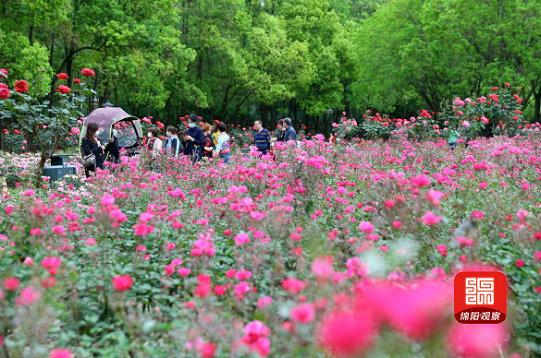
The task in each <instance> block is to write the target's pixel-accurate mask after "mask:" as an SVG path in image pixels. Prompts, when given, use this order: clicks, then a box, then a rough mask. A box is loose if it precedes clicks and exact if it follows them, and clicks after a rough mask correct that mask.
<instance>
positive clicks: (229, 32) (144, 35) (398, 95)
mask: <svg viewBox="0 0 541 358" xmlns="http://www.w3.org/2000/svg"><path fill="white" fill-rule="evenodd" d="M540 12H541V0H530V1H523V0H500V1H474V2H472V1H466V0H428V1H426V0H425V1H422V0H340V1H339V0H139V1H128V0H47V1H45V0H10V1H3V2H2V3H1V4H0V14H2V16H1V17H0V67H2V68H8V69H9V70H10V78H11V79H23V78H24V79H26V80H28V82H29V84H30V90H31V92H32V93H33V94H35V95H42V96H46V95H47V94H48V93H51V92H52V89H53V88H54V87H55V82H56V77H55V74H56V73H59V72H66V73H68V75H70V80H69V83H68V85H70V84H71V81H72V80H73V78H75V77H77V69H80V68H82V67H92V68H93V69H95V70H96V74H97V76H96V77H95V79H94V83H92V84H90V85H91V86H92V87H93V89H94V90H95V91H96V93H97V95H96V98H95V99H94V103H93V105H100V104H103V103H104V102H106V101H110V102H112V103H114V104H117V105H120V106H123V107H124V108H126V109H127V110H128V111H130V112H132V113H134V114H136V115H153V116H155V117H158V118H160V119H162V120H164V121H166V122H168V121H169V122H171V121H174V120H175V119H176V118H177V117H178V116H179V115H182V114H185V113H188V112H196V113H199V114H202V115H205V116H210V117H212V118H219V119H223V120H228V121H231V122H242V121H245V120H248V119H250V120H251V119H255V118H262V119H263V120H265V121H270V120H275V119H276V118H277V117H279V116H285V115H288V116H291V117H293V118H294V119H298V120H299V121H302V122H304V123H306V124H308V125H309V126H314V127H317V125H318V123H319V124H321V122H320V120H324V119H329V118H328V117H329V116H331V117H332V116H334V115H338V113H341V112H342V111H344V110H345V111H347V112H349V113H353V114H355V113H360V112H362V111H364V110H365V109H367V108H371V109H374V110H376V111H380V112H385V113H390V114H392V115H395V116H409V115H412V114H414V113H415V111H416V110H417V109H419V108H426V109H429V110H431V111H440V110H441V103H442V102H444V101H446V100H448V99H449V98H453V97H455V96H460V97H468V96H475V95H478V94H479V93H482V92H483V91H484V90H486V89H487V88H490V87H491V86H494V85H500V84H502V83H503V82H511V83H512V84H513V85H514V86H515V87H518V88H519V90H520V93H521V95H522V96H523V97H524V98H525V102H526V104H527V108H528V112H527V114H528V116H529V118H532V119H535V120H539V116H540V114H539V108H540V107H541V16H540V15H541V14H540ZM323 123H324V124H325V125H326V123H325V122H323Z"/></svg>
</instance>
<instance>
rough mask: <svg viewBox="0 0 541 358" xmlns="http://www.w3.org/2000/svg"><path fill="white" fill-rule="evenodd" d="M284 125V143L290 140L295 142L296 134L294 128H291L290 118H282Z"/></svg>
mask: <svg viewBox="0 0 541 358" xmlns="http://www.w3.org/2000/svg"><path fill="white" fill-rule="evenodd" d="M284 124H285V126H286V129H285V131H284V142H287V141H290V140H294V141H296V140H297V132H296V131H295V128H293V121H292V120H291V118H284Z"/></svg>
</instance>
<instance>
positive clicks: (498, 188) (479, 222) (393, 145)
mask: <svg viewBox="0 0 541 358" xmlns="http://www.w3.org/2000/svg"><path fill="white" fill-rule="evenodd" d="M540 152H541V139H540V138H539V137H538V136H534V135H529V136H527V137H517V138H512V139H511V138H505V137H498V138H492V139H479V140H472V141H471V142H470V145H469V146H468V148H457V149H456V150H455V151H454V152H452V151H450V150H448V148H447V147H446V143H445V142H444V141H441V140H440V141H429V142H420V143H413V142H408V141H407V140H405V139H400V140H389V141H387V142H380V141H378V142H370V141H365V142H360V143H348V142H344V143H342V144H339V145H332V144H330V143H327V142H324V141H323V140H322V138H320V137H319V136H317V138H316V139H314V140H312V141H304V142H303V145H302V146H300V147H297V146H295V145H293V144H292V143H291V144H288V143H284V144H277V146H276V148H275V155H276V160H275V161H273V160H271V158H267V157H264V158H258V157H256V156H252V155H247V156H244V155H234V156H233V159H232V163H231V164H230V165H223V164H221V163H219V162H216V161H213V162H209V163H201V164H198V165H196V166H192V165H191V164H190V160H189V159H187V158H183V157H181V158H178V159H176V160H165V159H164V160H162V159H161V158H160V159H158V160H157V161H156V163H155V165H154V166H153V168H154V170H155V171H149V170H146V169H144V168H143V167H142V166H141V165H140V163H138V162H137V160H136V159H134V158H127V157H122V159H121V163H119V164H118V167H117V168H116V173H115V174H111V173H110V172H108V171H98V173H97V175H96V177H93V178H91V179H89V180H88V181H87V182H86V183H85V184H84V185H81V186H74V185H72V184H69V183H66V184H60V185H59V187H58V189H49V190H47V191H45V190H34V189H31V188H29V187H25V186H24V185H21V186H20V187H19V188H18V189H16V190H11V191H8V192H4V193H3V196H2V204H1V207H0V273H1V274H0V286H1V287H0V308H1V310H2V312H3V314H2V316H1V319H0V338H1V340H0V342H1V344H2V349H3V350H4V352H7V353H8V354H9V355H10V356H23V355H26V356H46V355H48V354H50V356H76V357H91V356H198V357H222V356H250V355H251V356H260V357H264V356H269V355H273V356H281V357H297V356H301V355H304V356H310V357H318V356H323V355H324V354H325V352H327V353H328V354H331V355H333V356H337V357H351V356H358V355H362V354H370V353H374V354H377V355H381V356H400V357H406V356H430V357H435V356H445V355H450V356H456V357H499V356H501V355H506V354H511V353H513V352H519V353H520V354H523V356H524V357H527V356H535V355H538V354H540V353H541V351H540V350H539V345H538V344H539V340H540V337H539V330H538V329H537V328H538V327H539V326H540V325H541V321H540V317H539V314H538V312H539V305H540V302H541V300H540V294H541V279H540V269H541V264H540V260H541V253H540V246H539V245H540V243H541V217H540V206H539V198H540V197H541V189H540V179H541V176H540V173H541V157H540V155H539V153H540ZM119 173H121V174H119ZM488 267H493V268H497V269H500V270H502V271H504V272H505V273H506V275H507V277H508V282H509V288H510V294H509V299H510V303H509V310H510V312H509V316H508V319H507V321H506V322H505V323H503V324H501V325H497V326H490V327H483V328H480V329H473V328H472V329H470V328H469V327H461V326H457V325H456V324H455V323H454V320H453V312H452V311H453V303H452V280H453V275H454V273H456V272H457V271H459V270H463V269H468V268H470V269H475V270H481V269H487V268H488ZM516 356H517V355H515V357H516Z"/></svg>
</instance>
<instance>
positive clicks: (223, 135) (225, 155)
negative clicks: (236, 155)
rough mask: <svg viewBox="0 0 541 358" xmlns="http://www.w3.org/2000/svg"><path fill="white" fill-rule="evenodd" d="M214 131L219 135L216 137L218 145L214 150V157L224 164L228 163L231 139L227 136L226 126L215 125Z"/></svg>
mask: <svg viewBox="0 0 541 358" xmlns="http://www.w3.org/2000/svg"><path fill="white" fill-rule="evenodd" d="M216 130H217V132H218V133H219V135H218V144H217V145H216V148H214V156H215V157H217V156H219V157H220V158H222V159H223V161H224V163H229V160H230V159H231V143H230V140H231V138H230V137H229V134H227V125H226V124H225V123H222V122H220V123H218V124H216Z"/></svg>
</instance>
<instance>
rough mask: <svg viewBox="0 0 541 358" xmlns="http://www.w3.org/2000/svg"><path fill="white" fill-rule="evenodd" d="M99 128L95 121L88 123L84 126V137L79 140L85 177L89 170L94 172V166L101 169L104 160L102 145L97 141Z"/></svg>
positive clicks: (88, 174) (87, 175)
mask: <svg viewBox="0 0 541 358" xmlns="http://www.w3.org/2000/svg"><path fill="white" fill-rule="evenodd" d="M99 129H100V128H99V126H98V124H97V123H89V124H88V126H87V127H86V134H85V137H84V138H83V140H82V141H81V154H82V156H83V166H84V168H85V176H86V177H87V178H88V177H89V176H90V173H91V172H96V168H100V169H103V162H104V161H105V153H104V147H103V146H102V145H101V143H100V142H99V141H98V131H99Z"/></svg>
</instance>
